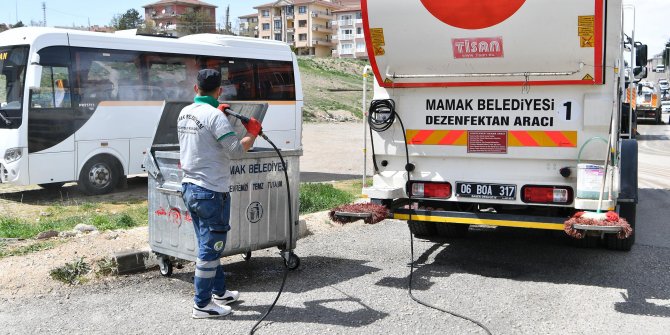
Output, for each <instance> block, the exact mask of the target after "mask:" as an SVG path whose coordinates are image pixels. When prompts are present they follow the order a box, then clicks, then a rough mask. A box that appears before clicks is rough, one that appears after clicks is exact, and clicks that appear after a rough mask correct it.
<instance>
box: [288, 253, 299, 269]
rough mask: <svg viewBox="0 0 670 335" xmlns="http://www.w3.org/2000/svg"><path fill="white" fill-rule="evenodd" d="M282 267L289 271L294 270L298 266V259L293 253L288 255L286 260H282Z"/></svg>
mask: <svg viewBox="0 0 670 335" xmlns="http://www.w3.org/2000/svg"><path fill="white" fill-rule="evenodd" d="M284 265H285V266H286V267H287V268H288V269H289V270H295V269H297V268H298V267H299V266H300V257H298V255H296V254H294V253H290V254H289V256H288V260H287V259H284Z"/></svg>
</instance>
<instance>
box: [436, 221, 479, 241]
mask: <svg viewBox="0 0 670 335" xmlns="http://www.w3.org/2000/svg"><path fill="white" fill-rule="evenodd" d="M435 226H436V228H437V234H438V235H440V236H442V237H455V238H461V237H465V236H467V235H468V230H469V228H470V225H468V224H460V223H437V224H435Z"/></svg>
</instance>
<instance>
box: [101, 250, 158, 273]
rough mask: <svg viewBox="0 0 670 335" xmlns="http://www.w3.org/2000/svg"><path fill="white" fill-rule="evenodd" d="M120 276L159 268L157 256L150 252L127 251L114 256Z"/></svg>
mask: <svg viewBox="0 0 670 335" xmlns="http://www.w3.org/2000/svg"><path fill="white" fill-rule="evenodd" d="M112 258H113V259H114V261H116V264H117V265H116V266H117V271H118V274H120V275H125V274H130V273H137V272H142V271H145V270H148V269H151V268H154V267H157V266H158V259H157V258H156V255H155V254H154V253H153V252H151V251H150V250H138V251H125V252H118V253H116V252H115V253H114V254H113V255H112Z"/></svg>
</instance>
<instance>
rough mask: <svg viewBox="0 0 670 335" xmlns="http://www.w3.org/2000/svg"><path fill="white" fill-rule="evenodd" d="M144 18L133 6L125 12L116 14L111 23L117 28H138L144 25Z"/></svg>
mask: <svg viewBox="0 0 670 335" xmlns="http://www.w3.org/2000/svg"><path fill="white" fill-rule="evenodd" d="M143 23H144V19H143V18H142V16H141V15H140V13H139V12H138V11H137V10H135V8H131V9H129V10H127V11H126V12H125V13H124V14H116V15H114V17H113V18H112V22H110V25H111V26H112V27H113V28H114V29H116V30H126V29H137V28H140V27H141V26H142V24H143Z"/></svg>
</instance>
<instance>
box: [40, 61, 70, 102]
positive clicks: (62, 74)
mask: <svg viewBox="0 0 670 335" xmlns="http://www.w3.org/2000/svg"><path fill="white" fill-rule="evenodd" d="M68 78H69V76H68V70H67V67H55V66H54V67H52V66H44V67H43V68H42V78H41V79H40V88H39V90H38V91H35V92H33V94H32V96H31V101H30V106H31V107H33V108H70V107H71V106H72V102H71V97H70V85H69V82H68Z"/></svg>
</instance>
